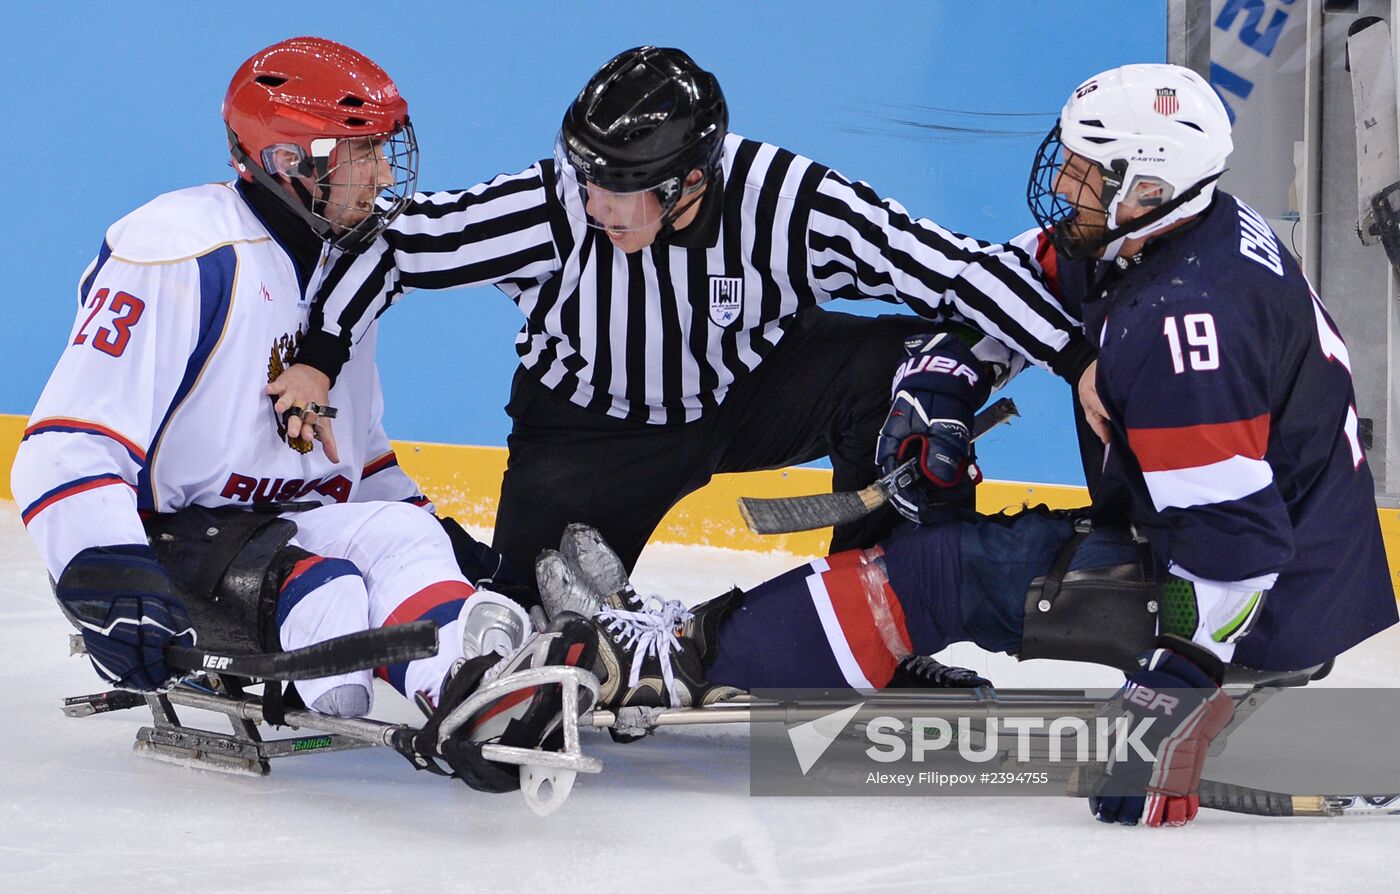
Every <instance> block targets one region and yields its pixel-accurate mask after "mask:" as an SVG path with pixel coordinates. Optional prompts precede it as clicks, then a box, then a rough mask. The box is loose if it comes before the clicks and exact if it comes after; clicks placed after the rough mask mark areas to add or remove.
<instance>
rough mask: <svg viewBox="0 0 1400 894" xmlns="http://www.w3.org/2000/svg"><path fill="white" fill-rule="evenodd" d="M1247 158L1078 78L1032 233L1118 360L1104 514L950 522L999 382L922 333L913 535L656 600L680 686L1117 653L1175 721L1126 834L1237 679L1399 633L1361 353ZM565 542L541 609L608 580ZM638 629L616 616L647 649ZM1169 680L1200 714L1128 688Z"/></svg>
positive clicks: (1096, 486) (1139, 79)
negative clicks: (1369, 450) (1330, 310)
mask: <svg viewBox="0 0 1400 894" xmlns="http://www.w3.org/2000/svg"><path fill="white" fill-rule="evenodd" d="M1231 148H1232V143H1231V138H1230V124H1229V120H1228V118H1227V116H1226V113H1225V110H1224V108H1223V106H1222V104H1221V102H1220V100H1219V98H1218V97H1216V95H1215V94H1214V92H1213V91H1212V90H1211V88H1210V87H1209V85H1208V84H1206V82H1205V81H1204V80H1202V79H1201V78H1200V77H1199V76H1197V75H1196V74H1194V73H1192V72H1190V71H1188V70H1186V69H1182V68H1179V67H1176V66H1170V65H1130V66H1125V67H1123V68H1120V69H1115V70H1113V71H1109V72H1105V73H1103V74H1101V75H1098V76H1096V77H1094V78H1091V79H1089V80H1088V81H1086V82H1084V83H1083V84H1082V85H1080V86H1079V87H1078V88H1077V89H1076V90H1075V92H1074V94H1073V96H1072V97H1071V98H1070V100H1069V101H1068V103H1067V104H1066V105H1065V107H1064V110H1063V112H1062V113H1061V116H1060V119H1059V122H1058V124H1057V125H1056V127H1055V128H1054V129H1053V130H1052V131H1051V133H1050V135H1049V136H1048V137H1047V139H1046V141H1045V143H1044V144H1043V146H1042V147H1041V149H1040V152H1039V154H1038V156H1037V158H1036V161H1035V165H1034V169H1033V170H1034V174H1033V177H1032V180H1031V187H1030V195H1029V199H1030V203H1031V207H1032V210H1033V212H1034V214H1035V216H1036V219H1037V222H1038V223H1039V224H1040V225H1041V228H1042V229H1041V230H1037V231H1034V232H1032V233H1030V234H1028V235H1027V237H1025V239H1024V240H1023V242H1022V245H1023V247H1024V248H1025V249H1026V250H1027V251H1028V252H1031V253H1033V254H1034V256H1035V257H1036V258H1038V260H1039V263H1040V264H1041V265H1042V266H1043V271H1044V274H1045V276H1046V278H1047V280H1048V281H1049V282H1051V283H1052V284H1054V285H1057V286H1058V287H1059V288H1060V289H1061V291H1062V292H1064V293H1065V294H1066V306H1067V307H1070V308H1071V309H1072V310H1074V311H1079V312H1081V313H1082V316H1083V319H1084V320H1085V321H1086V323H1085V325H1086V330H1087V333H1088V334H1089V336H1090V338H1091V340H1092V341H1094V342H1095V343H1096V344H1098V345H1099V357H1098V360H1097V386H1098V391H1099V394H1100V395H1101V396H1102V398H1103V403H1104V406H1105V408H1106V410H1107V417H1106V418H1105V419H1103V420H1101V423H1102V424H1101V425H1100V426H1098V431H1099V434H1100V435H1101V437H1102V439H1103V441H1104V442H1105V445H1106V446H1104V447H1103V448H1102V454H1103V456H1104V458H1103V460H1102V467H1101V468H1102V471H1101V474H1098V475H1095V476H1093V477H1092V479H1091V484H1092V490H1093V498H1094V499H1093V507H1092V510H1091V511H1090V512H1088V513H1086V514H1084V515H1083V516H1079V517H1073V516H1066V515H1060V514H1055V513H1048V512H1037V511H1033V510H1032V511H1027V512H1023V513H1021V514H1019V515H1017V516H1012V517H996V518H988V517H969V516H961V517H957V516H955V515H954V514H953V511H952V510H950V509H948V508H947V507H946V505H944V504H946V503H947V502H949V498H950V497H951V496H952V495H954V494H957V493H959V492H960V491H962V490H965V489H966V488H967V487H970V486H971V484H972V483H973V482H974V481H975V479H976V478H977V473H976V469H975V466H974V465H973V464H972V463H971V462H970V461H969V453H970V447H969V436H968V432H969V424H970V422H971V418H972V414H973V412H974V411H975V409H976V408H977V407H978V406H979V405H980V404H981V403H982V402H983V401H985V400H986V398H987V395H988V393H989V391H990V386H991V379H992V378H993V375H992V374H991V373H990V371H989V370H988V368H987V366H986V364H985V363H984V362H982V360H981V358H979V357H978V356H977V355H976V354H975V353H974V351H973V350H972V349H971V348H970V347H969V346H968V345H967V344H965V343H964V342H963V341H962V340H960V339H958V338H956V337H950V336H947V335H944V336H939V337H933V338H929V339H926V340H922V341H916V342H914V343H912V344H910V345H909V347H910V349H911V352H912V353H913V354H914V357H913V358H912V359H911V362H909V363H906V364H905V365H904V366H902V367H901V368H900V370H899V371H898V373H897V374H896V378H895V382H894V388H893V392H892V393H893V394H894V401H893V408H892V410H891V412H890V416H889V419H888V420H887V421H886V423H885V427H884V429H883V431H882V434H881V439H880V445H879V458H880V461H881V463H882V465H883V466H884V468H885V469H886V470H887V471H888V470H890V469H892V468H893V467H894V466H895V465H897V464H899V463H900V462H903V461H905V460H907V459H908V458H910V457H912V456H915V455H917V456H919V457H920V459H921V463H920V466H921V469H922V471H923V473H924V474H923V477H922V478H921V479H920V481H919V482H918V483H916V484H915V485H914V486H912V487H910V488H908V489H906V490H904V491H902V492H901V493H898V494H896V498H895V500H894V502H895V504H896V506H897V507H898V508H899V509H900V511H901V512H902V513H904V514H905V515H906V516H907V517H908V518H909V519H910V520H912V521H915V522H917V523H918V524H917V525H910V526H906V527H904V528H902V529H900V530H898V531H897V532H896V534H895V535H894V536H893V537H891V538H889V539H887V540H886V541H884V542H883V543H881V544H880V545H879V546H878V547H876V548H874V549H871V550H863V551H861V550H853V551H850V552H846V553H839V554H837V555H833V556H830V557H827V558H825V559H819V560H816V561H814V562H812V563H809V564H808V565H805V566H802V567H800V568H798V569H795V570H793V571H791V572H788V573H787V574H785V575H782V576H780V577H777V578H774V579H772V580H770V581H768V582H766V583H764V584H762V585H761V586H759V587H757V588H755V589H754V590H752V591H750V592H748V593H746V594H745V593H738V592H735V593H731V594H727V595H726V596H724V597H721V598H720V599H717V600H713V601H711V602H710V603H707V604H705V605H703V606H700V607H698V608H697V609H696V610H694V611H693V612H682V611H680V610H679V607H678V606H672V607H670V608H669V609H663V610H662V611H661V612H660V613H659V614H660V615H661V616H663V617H667V618H669V619H670V620H672V621H675V622H676V625H675V626H674V627H673V629H674V631H678V632H679V637H677V638H675V639H673V640H668V641H667V643H668V645H667V646H666V648H658V649H657V650H656V654H658V655H661V654H663V653H664V654H674V655H676V656H678V657H679V658H681V659H683V660H680V661H677V662H676V663H675V664H676V666H675V667H673V668H671V676H672V678H673V680H674V678H675V677H676V676H677V674H679V675H680V677H681V678H682V686H681V688H682V689H686V688H687V687H688V692H687V693H686V695H685V696H684V697H683V698H689V699H690V700H692V701H702V700H704V699H705V698H706V697H707V694H708V693H710V692H712V691H713V687H715V686H718V685H726V686H733V687H738V688H741V689H749V688H754V687H801V686H814V687H839V686H853V687H876V688H878V687H884V686H887V685H891V684H892V683H901V682H902V683H905V684H909V683H920V682H922V683H925V684H930V683H933V684H942V683H945V682H947V681H946V679H943V678H941V677H940V675H942V677H946V676H947V673H948V671H947V669H940V668H939V667H938V666H937V665H936V664H934V663H931V662H929V661H927V660H921V659H917V658H915V657H914V656H925V655H931V654H933V653H935V652H938V651H939V650H941V649H943V648H944V647H946V646H947V645H949V644H951V643H954V642H959V641H969V640H970V641H972V642H975V643H977V644H978V645H979V646H982V647H983V648H986V649H988V650H993V651H1006V652H1011V653H1015V654H1018V655H1019V656H1020V657H1021V658H1034V657H1047V658H1062V659H1075V660H1083V661H1092V662H1096V663H1102V664H1109V665H1113V666H1116V667H1120V668H1122V669H1123V670H1124V671H1125V673H1127V675H1128V687H1127V688H1126V689H1125V704H1127V709H1128V710H1129V712H1130V713H1133V714H1135V715H1137V716H1152V717H1154V718H1155V719H1156V720H1157V721H1158V722H1157V723H1156V724H1155V725H1154V730H1156V734H1155V735H1154V737H1152V738H1151V740H1150V742H1149V744H1150V745H1151V746H1152V748H1153V749H1154V751H1155V753H1156V757H1157V760H1156V761H1155V762H1146V761H1143V760H1135V759H1133V758H1134V757H1135V756H1133V755H1130V757H1129V759H1126V760H1121V761H1116V762H1112V763H1110V765H1109V768H1108V777H1107V780H1106V782H1105V783H1104V787H1103V788H1101V789H1100V792H1099V795H1098V796H1097V797H1095V798H1093V799H1091V806H1092V808H1093V810H1094V813H1095V815H1096V816H1097V817H1098V818H1099V819H1100V820H1103V821H1105V822H1119V823H1125V824H1136V823H1138V822H1140V821H1141V822H1145V823H1146V824H1148V825H1154V826H1156V825H1181V824H1184V823H1186V822H1188V821H1190V820H1191V819H1192V818H1193V817H1194V816H1195V813H1196V809H1197V802H1196V798H1195V791H1196V789H1197V786H1198V784H1199V781H1200V778H1201V773H1202V767H1203V763H1204V760H1205V756H1206V753H1207V750H1208V748H1209V746H1210V742H1211V740H1212V739H1213V738H1214V737H1215V736H1216V735H1217V734H1218V733H1219V731H1220V730H1221V729H1223V728H1224V727H1225V726H1226V725H1227V724H1228V723H1229V721H1230V719H1231V717H1232V715H1233V706H1232V704H1231V702H1230V699H1229V698H1228V697H1226V696H1225V695H1224V694H1223V693H1222V691H1221V689H1220V683H1221V681H1222V679H1223V677H1224V674H1225V672H1226V668H1227V666H1234V667H1240V668H1251V669H1257V670H1261V671H1304V670H1308V669H1311V668H1314V667H1316V666H1319V665H1323V664H1324V663H1325V662H1327V661H1329V660H1330V659H1332V658H1333V657H1335V656H1337V655H1338V654H1340V653H1341V652H1343V651H1345V650H1346V649H1348V648H1350V647H1351V646H1353V645H1355V644H1357V643H1359V642H1361V641H1362V640H1364V639H1366V638H1367V637H1369V636H1371V635H1373V634H1375V633H1377V632H1379V631H1381V630H1383V629H1384V628H1386V627H1388V626H1390V625H1392V624H1394V623H1395V622H1396V619H1397V618H1396V606H1395V594H1394V591H1393V590H1392V588H1391V583H1390V577H1389V571H1388V568H1387V564H1386V557H1385V553H1384V550H1383V545H1382V541H1381V534H1380V528H1379V521H1378V518H1377V512H1376V505H1375V499H1374V493H1373V484H1372V479H1371V475H1370V471H1369V469H1368V468H1367V465H1366V460H1365V455H1364V451H1363V449H1362V446H1361V444H1360V443H1359V440H1358V437H1357V416H1356V409H1355V398H1354V396H1353V392H1352V385H1351V375H1350V369H1349V365H1348V357H1347V351H1346V347H1345V345H1344V344H1343V342H1342V339H1341V337H1340V336H1339V334H1338V333H1337V329H1336V327H1335V326H1334V325H1333V323H1332V321H1331V320H1330V318H1329V317H1328V316H1327V313H1326V311H1325V309H1324V308H1323V305H1322V303H1321V301H1320V300H1319V299H1318V297H1317V295H1316V294H1315V293H1314V292H1313V291H1312V289H1311V288H1310V287H1309V285H1308V282H1307V280H1306V279H1305V278H1304V276H1303V275H1302V272H1301V271H1300V269H1299V268H1298V265H1297V264H1296V262H1295V261H1294V260H1293V258H1292V257H1291V256H1290V255H1288V253H1287V252H1285V251H1283V250H1282V248H1281V247H1280V245H1279V243H1278V241H1277V239H1276V238H1275V237H1274V235H1273V233H1272V232H1271V231H1270V229H1269V227H1268V225H1267V224H1266V223H1265V222H1264V221H1263V219H1262V218H1261V217H1260V216H1259V215H1258V214H1257V213H1256V212H1255V211H1253V210H1252V209H1250V208H1249V207H1248V206H1247V205H1245V204H1244V203H1243V202H1242V201H1240V200H1238V199H1236V198H1235V197H1233V196H1230V195H1228V194H1226V193H1224V192H1222V191H1220V190H1218V189H1216V188H1215V185H1214V184H1215V181H1216V179H1217V178H1218V177H1219V175H1220V174H1221V173H1222V172H1223V171H1224V169H1225V162H1226V158H1227V156H1228V155H1229V153H1230V151H1231ZM1133 528H1135V529H1136V531H1138V532H1140V533H1141V534H1144V535H1146V541H1147V543H1148V544H1149V545H1150V551H1148V550H1147V549H1145V548H1142V547H1141V546H1140V545H1139V544H1138V543H1137V542H1135V539H1134V538H1133V537H1132V536H1131V535H1130V534H1129V531H1130V530H1132V529H1133ZM577 539H578V537H577V535H575V540H577ZM568 541H569V537H568V536H566V544H565V549H564V550H563V551H562V552H563V553H564V555H563V556H551V555H547V556H546V557H545V558H544V559H543V560H542V566H543V567H545V568H548V567H549V566H554V570H553V572H552V573H545V572H544V571H540V572H539V573H538V575H537V576H538V577H539V579H540V580H541V582H542V586H544V585H545V583H547V582H548V583H550V584H551V585H550V586H548V587H546V588H545V589H546V592H545V597H546V602H547V603H555V604H558V603H560V602H561V600H560V599H559V598H558V596H557V594H558V593H560V592H563V593H568V592H570V591H571V590H570V588H569V587H567V586H559V585H558V581H560V580H561V579H562V580H566V581H567V579H569V578H570V577H571V576H572V577H587V575H588V573H589V570H590V569H589V567H588V565H589V563H588V562H580V561H577V556H575V557H574V559H573V560H572V566H571V565H570V555H569V553H570V552H571V550H570V548H569V543H568ZM572 552H573V553H575V554H577V553H578V552H579V550H577V549H576V548H575V549H573V550H572ZM584 552H585V553H587V552H588V551H586V550H585V551H584ZM594 552H597V550H594ZM598 564H599V563H598V562H596V561H595V562H593V565H594V566H597V565H598ZM603 564H604V565H606V563H603ZM561 569H562V570H561ZM615 582H616V581H615V580H614V583H615ZM601 589H608V587H606V586H604V587H602V588H601ZM1159 602H1160V603H1161V604H1162V605H1163V606H1164V608H1165V609H1166V610H1164V611H1162V612H1161V613H1160V615H1161V617H1160V622H1159V619H1158V613H1156V605H1157V604H1158V603H1159ZM634 607H635V606H634ZM668 611H669V615H668V614H667V612H668ZM642 614H645V613H639V614H637V616H636V617H633V616H627V617H625V618H621V620H618V615H617V613H616V612H615V611H614V612H613V613H611V614H608V615H605V617H606V618H608V619H609V620H610V621H612V623H614V625H615V626H616V628H617V629H619V630H624V631H628V632H631V633H635V630H633V628H635V627H636V626H637V625H639V624H641V623H642V621H641V615H642ZM653 614H656V613H653ZM652 626H654V627H656V626H660V627H664V626H665V625H656V624H653V625H652ZM652 635H653V637H654V638H658V641H659V640H664V639H665V635H664V631H663V632H661V633H653V634H652ZM605 646H606V643H605ZM604 651H605V652H606V649H605V650H604ZM633 676H634V678H635V677H637V676H638V675H633ZM954 676H955V677H958V676H961V677H962V679H961V680H954V682H962V683H970V684H975V683H977V682H978V681H977V680H976V679H975V678H973V679H968V675H967V674H966V673H964V674H962V675H957V674H954ZM645 679H646V677H645V675H640V680H637V679H633V680H631V681H629V682H633V683H636V684H638V685H640V684H641V683H642V682H644V681H645ZM651 685H652V687H653V688H654V689H655V690H657V691H660V689H661V688H662V687H661V686H660V684H658V683H656V682H654V681H653V682H652V684H651ZM668 688H674V687H673V686H672V687H668ZM1163 689H1169V690H1172V691H1173V692H1174V693H1176V694H1178V695H1182V696H1183V699H1182V702H1180V703H1177V704H1175V705H1173V704H1172V703H1171V702H1170V700H1163V699H1140V700H1139V701H1136V702H1135V701H1132V700H1131V694H1132V693H1134V692H1136V693H1138V694H1139V695H1141V693H1142V692H1143V691H1144V690H1157V691H1160V690H1163ZM1145 704H1150V705H1152V707H1150V708H1149V707H1144V705H1145Z"/></svg>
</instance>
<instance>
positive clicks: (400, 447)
mask: <svg viewBox="0 0 1400 894" xmlns="http://www.w3.org/2000/svg"><path fill="white" fill-rule="evenodd" d="M24 423H25V419H24V418H23V417H20V416H12V415H3V414H0V468H3V469H4V470H5V474H4V478H3V480H0V498H4V499H13V495H12V494H11V492H10V475H9V469H10V465H11V464H12V462H13V461H14V455H15V449H16V448H17V447H18V445H19V439H20V437H21V436H22V434H23V432H24ZM394 451H395V453H397V454H398V458H399V465H400V466H401V467H402V468H403V469H404V471H406V472H407V473H408V474H409V475H411V476H412V477H413V478H414V480H415V481H417V482H418V484H419V486H420V487H422V488H423V492H424V493H425V494H427V495H428V496H429V497H430V498H431V499H432V500H433V502H434V503H435V504H436V505H437V508H438V511H439V512H440V513H443V514H446V515H451V516H453V517H455V518H457V519H458V520H460V521H461V522H462V523H463V524H465V525H469V526H472V527H479V528H488V529H489V528H491V527H493V526H494V525H495V522H496V498H497V496H498V495H499V493H500V487H501V476H502V474H503V473H504V472H505V467H506V450H505V448H504V447H470V446H461V445H457V444H432V443H425V442H418V441H395V442H394ZM618 486H619V487H626V484H625V482H620V483H619V485H618ZM830 488H831V473H830V472H829V471H825V470H821V469H782V470H777V471H771V472H747V473H744V474H742V475H717V476H715V478H714V480H712V481H711V482H710V483H709V485H707V486H706V487H704V488H702V489H701V490H699V491H696V492H695V493H693V494H691V495H690V496H688V497H686V498H685V499H684V500H682V501H681V502H680V504H679V505H677V506H676V507H675V508H674V509H672V510H671V512H670V513H669V514H668V515H667V516H666V518H665V519H663V520H662V522H661V526H660V527H659V528H657V530H656V534H655V536H654V538H653V539H655V540H657V541H661V542H666V543H689V544H702V545H705V546H720V547H726V548H729V549H742V550H751V551H756V552H768V551H774V550H778V551H782V552H789V553H793V554H795V555H823V554H825V552H826V547H827V544H828V542H829V540H830V536H831V532H830V529H826V530H821V531H809V532H806V533H802V534H782V535H778V536H773V537H761V536H759V535H757V534H753V533H751V532H750V531H749V530H748V529H747V528H746V527H745V526H744V522H743V519H741V518H740V517H739V510H738V507H737V504H736V501H737V500H738V498H739V497H740V496H751V497H777V496H792V495H796V494H810V493H820V492H822V491H826V490H829V489H830ZM1087 502H1088V494H1087V493H1086V492H1085V490H1084V489H1083V488H1080V487H1066V486H1064V485H1057V484H1032V483H1027V482H1021V481H987V482H984V483H983V484H982V485H981V487H979V488H978V497H977V508H978V509H980V510H982V511H983V512H997V511H1000V510H1002V509H1015V508H1017V507H1020V506H1023V505H1026V504H1030V505H1035V504H1037V503H1044V504H1046V505H1048V506H1051V507H1053V508H1057V509H1063V508H1070V507H1074V506H1083V505H1085V504H1086V503H1087ZM1380 519H1381V530H1382V532H1383V533H1384V536H1385V545H1386V552H1387V554H1388V555H1389V557H1390V566H1391V568H1392V569H1393V570H1395V573H1394V577H1393V579H1392V583H1393V584H1395V587H1396V594H1397V598H1400V511H1397V510H1394V509H1382V510H1381V511H1380Z"/></svg>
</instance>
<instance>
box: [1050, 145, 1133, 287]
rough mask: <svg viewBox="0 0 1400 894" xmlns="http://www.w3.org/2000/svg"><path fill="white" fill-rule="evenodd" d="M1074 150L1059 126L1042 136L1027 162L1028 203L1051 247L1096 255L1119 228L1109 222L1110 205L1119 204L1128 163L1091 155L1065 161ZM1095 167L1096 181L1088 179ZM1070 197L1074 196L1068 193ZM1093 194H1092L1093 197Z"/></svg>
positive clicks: (1083, 255) (1072, 254) (1084, 255)
mask: <svg viewBox="0 0 1400 894" xmlns="http://www.w3.org/2000/svg"><path fill="white" fill-rule="evenodd" d="M1071 156H1073V152H1071V150H1070V149H1069V148H1068V147H1066V146H1065V144H1064V142H1063V141H1062V140H1061V139H1060V125H1059V124H1056V125H1055V126H1054V127H1052V128H1051V129H1050V133H1048V134H1046V135H1045V139H1044V140H1043V141H1042V142H1041V144H1040V148H1039V149H1037V150H1036V153H1035V161H1034V162H1033V163H1032V164H1031V178H1030V182H1029V183H1028V184H1027V186H1026V203H1027V204H1028V205H1030V209H1031V215H1032V216H1033V217H1034V218H1035V222H1036V224H1037V225H1038V226H1039V227H1040V228H1041V229H1042V230H1045V231H1046V232H1047V233H1049V234H1050V238H1051V241H1053V242H1054V244H1055V247H1056V248H1058V249H1059V250H1060V251H1062V252H1064V253H1065V254H1066V255H1068V256H1069V257H1071V258H1075V259H1082V258H1088V257H1094V256H1096V255H1097V254H1098V252H1099V251H1100V250H1101V249H1102V248H1103V247H1104V246H1106V245H1108V244H1109V243H1110V242H1112V241H1113V239H1114V238H1116V237H1117V235H1118V232H1117V231H1115V230H1113V229H1111V228H1110V226H1109V219H1108V216H1109V213H1110V210H1115V211H1116V209H1117V203H1116V202H1115V199H1118V197H1119V193H1120V192H1121V190H1122V186H1123V171H1124V170H1126V163H1124V162H1121V161H1120V162H1116V163H1113V164H1112V166H1110V167H1104V166H1103V165H1101V164H1099V163H1098V162H1096V161H1094V160H1093V159H1090V158H1087V157H1085V156H1082V155H1081V156H1077V157H1078V158H1080V159H1083V161H1084V162H1085V163H1084V164H1082V165H1079V166H1077V168H1078V170H1076V169H1075V168H1072V167H1070V166H1069V161H1070V158H1071ZM1095 171H1097V172H1098V175H1099V177H1098V180H1099V182H1098V183H1097V184H1095V183H1092V182H1091V175H1092V174H1093V172H1095ZM1067 195H1068V196H1070V197H1072V198H1068V197H1067ZM1091 197H1092V198H1091Z"/></svg>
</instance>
